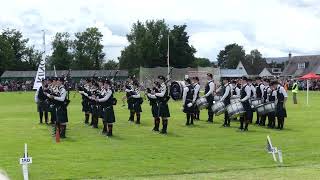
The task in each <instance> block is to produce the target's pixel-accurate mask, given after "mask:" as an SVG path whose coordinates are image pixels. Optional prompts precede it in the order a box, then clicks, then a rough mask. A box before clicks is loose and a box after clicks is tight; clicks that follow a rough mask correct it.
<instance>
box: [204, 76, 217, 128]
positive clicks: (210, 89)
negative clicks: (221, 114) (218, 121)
mask: <svg viewBox="0 0 320 180" xmlns="http://www.w3.org/2000/svg"><path fill="white" fill-rule="evenodd" d="M207 80H208V82H207V84H206V86H205V90H204V93H205V95H204V96H203V97H205V98H206V99H207V102H208V108H207V109H208V121H207V122H209V123H213V112H212V109H211V106H212V105H213V100H214V98H213V93H214V91H215V85H214V82H213V75H212V74H211V73H208V74H207Z"/></svg>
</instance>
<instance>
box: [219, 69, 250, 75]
mask: <svg viewBox="0 0 320 180" xmlns="http://www.w3.org/2000/svg"><path fill="white" fill-rule="evenodd" d="M247 75H248V74H247V72H246V71H245V70H244V69H220V77H242V76H247Z"/></svg>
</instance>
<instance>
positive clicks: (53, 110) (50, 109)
mask: <svg viewBox="0 0 320 180" xmlns="http://www.w3.org/2000/svg"><path fill="white" fill-rule="evenodd" d="M48 111H49V112H53V113H55V111H56V110H55V105H54V104H53V103H50V102H49V103H48Z"/></svg>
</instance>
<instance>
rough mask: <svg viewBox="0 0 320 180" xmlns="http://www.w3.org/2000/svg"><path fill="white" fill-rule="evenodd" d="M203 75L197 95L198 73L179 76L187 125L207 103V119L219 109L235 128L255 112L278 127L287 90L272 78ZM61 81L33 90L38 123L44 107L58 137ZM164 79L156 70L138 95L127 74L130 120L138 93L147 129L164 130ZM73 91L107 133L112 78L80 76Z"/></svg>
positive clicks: (138, 111) (88, 118) (64, 100)
mask: <svg viewBox="0 0 320 180" xmlns="http://www.w3.org/2000/svg"><path fill="white" fill-rule="evenodd" d="M206 78H207V83H206V84H205V87H204V94H203V95H200V94H201V93H200V89H201V87H200V86H201V85H200V83H199V78H198V77H191V78H189V77H186V78H185V79H184V81H183V85H182V108H181V109H182V111H183V112H184V113H185V114H186V123H185V124H186V125H187V126H190V125H193V124H194V123H195V122H196V121H197V120H200V111H201V110H203V109H207V112H208V114H207V116H208V119H207V122H208V123H213V122H214V117H215V116H219V115H221V114H224V123H223V127H230V125H231V120H238V119H239V121H240V127H239V129H240V131H248V127H249V124H251V123H253V118H254V116H253V114H254V112H256V121H255V124H257V125H259V126H266V121H267V120H268V123H267V126H268V128H277V129H279V130H282V129H283V127H284V120H285V118H286V117H287V114H286V108H285V103H286V100H287V97H288V95H287V93H286V90H285V89H284V87H283V86H282V85H281V84H280V83H279V82H278V81H277V80H270V79H261V78H256V79H255V81H252V80H251V79H248V78H246V77H243V78H241V79H229V78H224V79H223V80H222V83H221V85H217V84H218V82H217V83H215V82H214V79H213V75H212V74H210V73H208V74H207V76H206ZM64 81H65V80H64V78H49V79H47V80H43V81H42V86H41V87H40V88H39V89H38V90H37V92H36V96H35V100H36V102H37V104H38V112H39V118H40V123H42V121H43V116H44V117H45V123H47V124H48V119H49V115H48V112H50V114H51V118H50V119H51V122H50V123H51V124H53V135H54V134H56V133H59V135H60V137H62V138H65V137H66V125H67V122H68V116H67V106H68V104H69V103H70V101H69V93H68V91H67V90H66V89H67V88H65V86H64ZM169 81H170V80H168V79H166V78H165V77H164V76H158V79H157V81H154V82H153V84H152V87H149V88H145V94H144V96H143V95H141V86H140V83H139V82H138V81H137V80H136V79H135V78H134V77H133V78H129V79H128V81H127V82H126V84H125V89H124V91H125V93H126V95H125V96H124V97H123V100H124V101H125V100H126V102H127V107H128V111H129V118H128V119H129V122H130V123H135V124H140V123H141V117H142V108H141V105H142V103H143V102H144V98H143V97H146V98H147V99H148V101H149V104H150V106H151V114H152V116H153V120H154V127H153V129H152V131H154V132H159V133H160V134H167V131H168V124H169V123H168V122H169V118H170V110H169V105H168V101H169V99H170V93H169V87H168V85H167V84H168V82H169ZM78 92H79V93H80V94H81V96H82V112H83V113H84V123H85V124H88V125H90V126H92V127H93V128H98V124H99V119H102V123H103V130H102V134H103V135H106V136H107V137H111V136H112V135H113V124H114V123H115V121H116V116H115V113H114V108H113V106H114V105H116V104H117V99H116V98H114V96H113V94H114V88H113V81H112V80H109V79H105V78H94V79H86V80H85V81H83V82H81V83H80V86H79V87H78ZM276 122H277V127H276ZM161 125H162V127H160V126H161Z"/></svg>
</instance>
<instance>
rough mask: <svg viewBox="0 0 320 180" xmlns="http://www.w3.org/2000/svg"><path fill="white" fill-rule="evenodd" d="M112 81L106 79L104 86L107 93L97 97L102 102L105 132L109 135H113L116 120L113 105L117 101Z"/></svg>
mask: <svg viewBox="0 0 320 180" xmlns="http://www.w3.org/2000/svg"><path fill="white" fill-rule="evenodd" d="M111 85H112V83H111V81H110V80H106V81H105V82H104V84H103V87H104V89H105V93H104V94H103V97H101V98H99V99H96V101H97V102H99V103H100V104H101V107H102V112H103V126H104V128H103V131H102V133H103V134H106V135H107V137H111V136H113V134H112V129H113V123H114V122H115V121H116V118H115V115H114V110H113V106H114V105H115V103H116V100H115V98H114V97H113V91H112V89H111Z"/></svg>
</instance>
